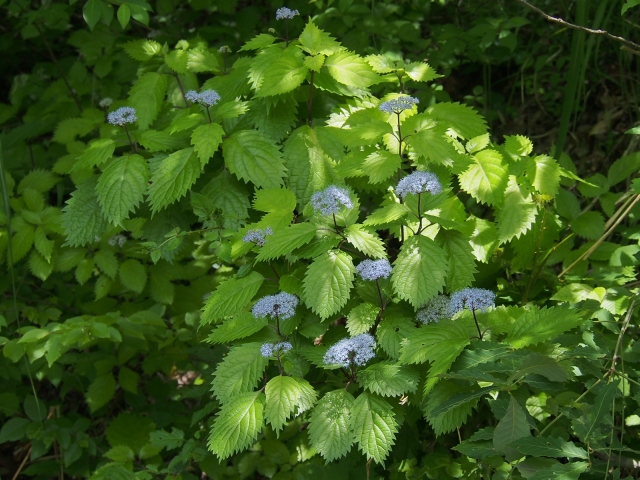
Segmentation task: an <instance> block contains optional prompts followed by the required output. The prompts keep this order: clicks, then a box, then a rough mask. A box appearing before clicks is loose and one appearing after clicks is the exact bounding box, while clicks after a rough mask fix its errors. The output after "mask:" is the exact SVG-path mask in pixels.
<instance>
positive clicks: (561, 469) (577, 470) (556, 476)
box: [529, 462, 589, 480]
mask: <svg viewBox="0 0 640 480" xmlns="http://www.w3.org/2000/svg"><path fill="white" fill-rule="evenodd" d="M587 468H589V464H588V463H587V462H572V463H564V464H563V463H559V464H557V465H554V466H552V467H547V468H541V469H540V470H538V471H536V473H535V474H534V475H533V476H532V477H529V479H530V480H578V478H579V477H580V474H581V473H583V472H585V471H586V470H587Z"/></svg>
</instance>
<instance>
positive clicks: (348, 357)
mask: <svg viewBox="0 0 640 480" xmlns="http://www.w3.org/2000/svg"><path fill="white" fill-rule="evenodd" d="M375 348H376V342H375V340H374V338H373V336H371V335H370V334H368V333H363V334H361V335H356V336H355V337H351V338H343V339H342V340H340V341H339V342H338V343H336V344H334V345H333V346H331V347H330V348H329V350H327V353H325V354H324V358H323V362H324V364H325V365H340V366H341V367H344V368H348V367H349V366H350V365H358V366H361V365H364V364H365V363H367V362H368V361H369V360H371V359H372V358H374V357H375V356H376V353H375Z"/></svg>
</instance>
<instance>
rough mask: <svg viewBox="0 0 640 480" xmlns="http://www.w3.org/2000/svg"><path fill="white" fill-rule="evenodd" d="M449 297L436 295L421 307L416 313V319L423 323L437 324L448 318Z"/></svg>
mask: <svg viewBox="0 0 640 480" xmlns="http://www.w3.org/2000/svg"><path fill="white" fill-rule="evenodd" d="M449 317H450V315H449V297H447V296H446V295H438V296H437V297H436V298H434V299H433V300H430V301H429V302H427V303H426V304H425V305H423V306H422V307H421V308H420V310H418V312H417V313H416V318H417V319H418V320H419V321H420V322H422V323H424V324H425V325H426V324H428V323H438V322H439V321H440V320H442V319H444V318H449Z"/></svg>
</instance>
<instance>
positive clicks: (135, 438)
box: [106, 413, 156, 452]
mask: <svg viewBox="0 0 640 480" xmlns="http://www.w3.org/2000/svg"><path fill="white" fill-rule="evenodd" d="M155 429H156V426H155V424H154V423H153V421H152V420H151V419H150V418H149V417H142V416H138V415H132V414H130V413H120V414H119V415H118V416H117V417H116V418H115V419H113V420H112V421H111V423H110V424H109V427H107V430H106V437H107V440H108V441H109V444H110V445H111V446H112V447H116V446H118V445H125V446H127V447H129V448H131V449H132V450H133V451H134V452H139V451H140V450H141V449H142V448H143V447H144V446H145V445H146V444H147V443H149V436H150V434H151V432H153V431H154V430H155Z"/></svg>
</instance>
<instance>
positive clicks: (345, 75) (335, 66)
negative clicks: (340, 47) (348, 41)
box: [324, 51, 380, 88]
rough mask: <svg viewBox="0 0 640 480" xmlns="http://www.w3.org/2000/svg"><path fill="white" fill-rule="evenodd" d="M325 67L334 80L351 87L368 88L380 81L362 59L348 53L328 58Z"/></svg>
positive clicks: (340, 53) (339, 53)
mask: <svg viewBox="0 0 640 480" xmlns="http://www.w3.org/2000/svg"><path fill="white" fill-rule="evenodd" d="M324 66H325V67H327V70H328V71H329V74H330V75H331V76H332V77H333V78H334V79H336V80H337V81H338V82H340V83H342V84H344V85H348V86H350V87H357V88H367V87H370V86H371V85H373V84H376V83H378V82H379V81H380V79H379V77H378V75H377V74H376V73H374V72H373V70H372V69H371V67H370V66H369V65H368V64H367V62H365V61H364V59H363V58H362V57H360V56H359V55H356V54H355V53H351V52H348V51H343V52H337V53H334V54H333V55H331V56H329V57H327V59H326V60H325V62H324Z"/></svg>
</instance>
